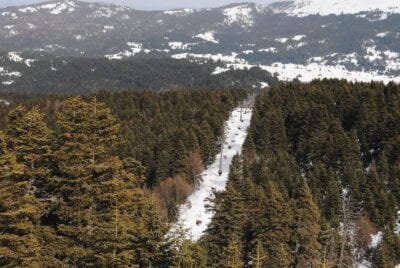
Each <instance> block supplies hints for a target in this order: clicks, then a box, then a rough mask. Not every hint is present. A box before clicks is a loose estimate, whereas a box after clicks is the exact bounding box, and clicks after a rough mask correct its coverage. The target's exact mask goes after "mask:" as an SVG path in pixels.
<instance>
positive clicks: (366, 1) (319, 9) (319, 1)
mask: <svg viewBox="0 0 400 268" xmlns="http://www.w3.org/2000/svg"><path fill="white" fill-rule="evenodd" d="M271 7H272V8H273V11H274V12H276V13H286V14H288V15H292V16H300V17H301V16H308V15H313V14H320V15H322V16H325V15H329V14H335V15H340V14H357V13H360V12H366V11H381V12H383V13H399V12H400V1H399V0H380V1H377V0H295V1H292V0H288V1H282V4H279V5H276V4H273V5H271Z"/></svg>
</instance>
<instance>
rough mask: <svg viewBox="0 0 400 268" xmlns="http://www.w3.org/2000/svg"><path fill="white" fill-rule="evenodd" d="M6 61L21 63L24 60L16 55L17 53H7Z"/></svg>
mask: <svg viewBox="0 0 400 268" xmlns="http://www.w3.org/2000/svg"><path fill="white" fill-rule="evenodd" d="M7 56H8V59H9V60H10V61H13V62H22V61H23V60H24V59H23V58H22V57H21V56H20V55H19V54H18V52H13V51H11V52H8V54H7Z"/></svg>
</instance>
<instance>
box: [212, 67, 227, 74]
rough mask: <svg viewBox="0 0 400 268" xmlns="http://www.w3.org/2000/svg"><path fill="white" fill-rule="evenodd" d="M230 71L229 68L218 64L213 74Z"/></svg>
mask: <svg viewBox="0 0 400 268" xmlns="http://www.w3.org/2000/svg"><path fill="white" fill-rule="evenodd" d="M227 71H229V68H222V67H220V66H218V67H217V68H215V70H214V72H212V73H211V74H212V75H216V74H221V73H225V72H227Z"/></svg>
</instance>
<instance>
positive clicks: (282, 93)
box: [202, 80, 400, 267]
mask: <svg viewBox="0 0 400 268" xmlns="http://www.w3.org/2000/svg"><path fill="white" fill-rule="evenodd" d="M399 123H400V87H399V86H398V85H395V84H389V85H387V86H385V85H383V84H379V83H370V84H361V83H355V84H351V83H348V82H345V81H339V80H324V81H315V82H313V83H310V84H300V83H288V84H285V85H282V86H277V87H274V88H272V89H271V90H270V91H268V92H265V93H262V94H261V95H260V96H259V97H258V98H257V101H256V105H255V108H254V116H253V119H252V123H251V128H250V130H249V135H248V138H247V140H246V143H245V145H244V152H243V157H242V158H241V157H237V159H236V161H234V164H233V165H232V167H231V174H230V179H229V182H228V186H227V190H226V191H225V192H221V193H218V194H217V196H216V198H215V200H214V203H215V212H216V215H215V217H214V219H213V221H212V223H211V225H210V226H209V228H208V234H207V235H206V237H205V238H204V239H203V241H202V243H203V245H204V246H205V248H207V249H208V263H209V265H211V266H212V267H242V266H243V265H244V264H246V263H249V262H250V261H251V262H253V263H256V266H255V267H321V266H322V265H323V264H324V265H326V266H324V267H349V266H350V265H354V264H355V263H356V262H360V261H362V260H363V259H364V260H365V259H368V260H370V261H371V262H372V264H373V267H394V266H395V265H396V264H398V263H399V262H400V237H399V235H398V234H397V233H395V231H396V227H397V226H396V224H398V223H397V210H399V204H400V195H399V193H400V187H399V185H400V147H399V144H400V125H399ZM378 231H381V232H383V234H384V235H383V240H382V242H381V243H380V244H379V245H378V246H377V247H376V246H373V245H372V246H371V244H370V242H371V236H370V235H371V234H377V232H378ZM232 263H235V266H232V265H233V264H232ZM257 265H260V266H257Z"/></svg>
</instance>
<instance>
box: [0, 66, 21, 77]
mask: <svg viewBox="0 0 400 268" xmlns="http://www.w3.org/2000/svg"><path fill="white" fill-rule="evenodd" d="M21 75H22V74H21V73H20V72H10V71H8V70H6V69H4V67H0V76H3V77H4V76H8V77H12V76H14V77H20V76H21Z"/></svg>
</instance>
